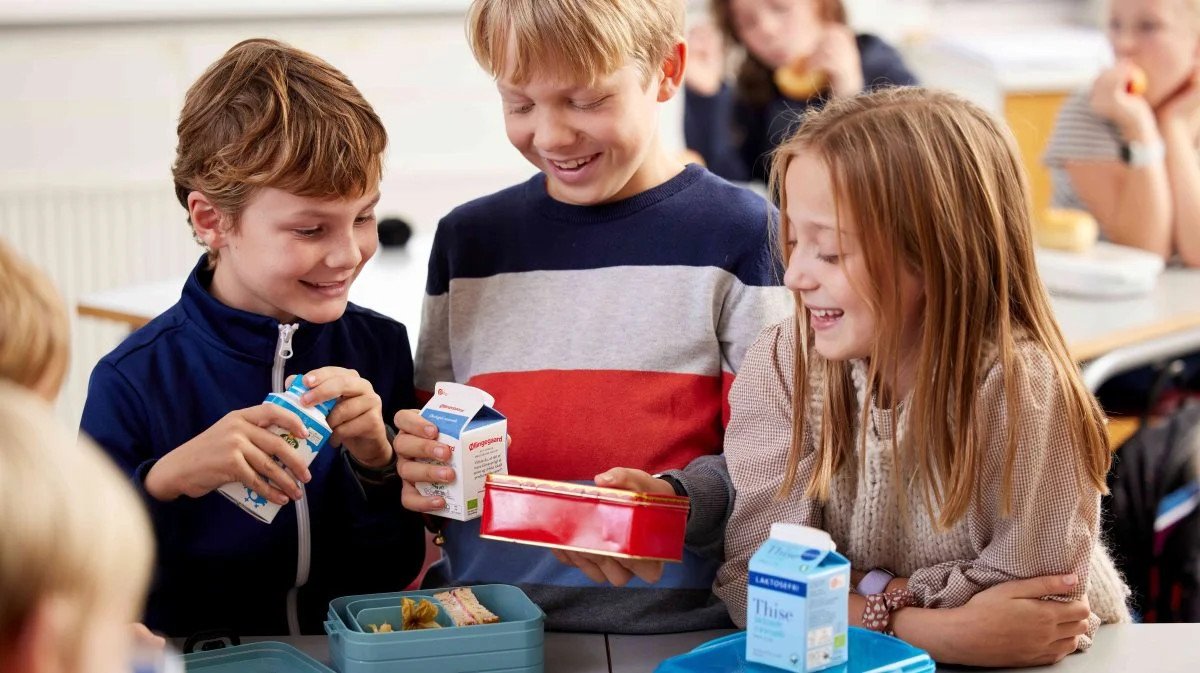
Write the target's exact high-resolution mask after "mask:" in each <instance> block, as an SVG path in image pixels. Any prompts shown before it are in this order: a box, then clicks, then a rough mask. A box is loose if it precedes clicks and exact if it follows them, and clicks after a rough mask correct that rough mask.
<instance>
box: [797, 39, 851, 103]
mask: <svg viewBox="0 0 1200 673" xmlns="http://www.w3.org/2000/svg"><path fill="white" fill-rule="evenodd" d="M806 65H807V68H808V69H809V70H819V71H821V72H824V73H825V75H826V76H827V77H828V78H829V87H830V89H832V91H833V95H834V97H836V98H845V97H849V96H854V95H857V94H858V93H860V92H861V91H862V90H863V86H864V82H863V74H862V59H861V57H860V56H859V53H858V41H857V39H856V38H855V35H854V31H853V30H851V29H850V27H849V26H843V25H840V24H830V25H827V26H826V27H825V35H824V37H822V38H821V41H820V43H819V44H818V45H817V51H816V52H815V53H814V54H813V55H812V56H811V57H810V58H809V59H808V63H807V64H806Z"/></svg>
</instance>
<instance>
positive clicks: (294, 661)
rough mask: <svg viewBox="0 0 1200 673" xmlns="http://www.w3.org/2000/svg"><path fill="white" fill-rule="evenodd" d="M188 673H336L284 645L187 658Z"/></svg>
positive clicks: (252, 646) (240, 648)
mask: <svg viewBox="0 0 1200 673" xmlns="http://www.w3.org/2000/svg"><path fill="white" fill-rule="evenodd" d="M183 663H184V665H185V666H186V667H187V671H188V673H333V671H332V670H331V669H330V668H329V667H327V666H324V665H322V664H321V663H320V662H319V661H317V660H316V659H313V658H312V657H310V656H308V655H307V654H304V653H303V652H301V651H300V650H297V649H296V648H294V647H292V646H291V645H286V644H284V643H271V642H263V643H252V644H249V645H238V646H236V647H227V648H224V649H221V650H213V651H212V652H196V653H194V654H188V655H184V657H183Z"/></svg>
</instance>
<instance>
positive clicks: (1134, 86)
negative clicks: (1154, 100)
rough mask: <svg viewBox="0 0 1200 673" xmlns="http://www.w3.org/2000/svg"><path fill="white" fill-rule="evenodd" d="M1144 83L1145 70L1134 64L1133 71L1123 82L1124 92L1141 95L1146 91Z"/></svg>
mask: <svg viewBox="0 0 1200 673" xmlns="http://www.w3.org/2000/svg"><path fill="white" fill-rule="evenodd" d="M1146 84H1147V82H1146V71H1145V70H1142V69H1141V68H1138V67H1136V66H1135V67H1134V68H1133V73H1132V74H1131V75H1130V76H1129V81H1128V82H1126V83H1125V92H1126V93H1129V94H1131V95H1134V96H1141V95H1143V94H1145V93H1146Z"/></svg>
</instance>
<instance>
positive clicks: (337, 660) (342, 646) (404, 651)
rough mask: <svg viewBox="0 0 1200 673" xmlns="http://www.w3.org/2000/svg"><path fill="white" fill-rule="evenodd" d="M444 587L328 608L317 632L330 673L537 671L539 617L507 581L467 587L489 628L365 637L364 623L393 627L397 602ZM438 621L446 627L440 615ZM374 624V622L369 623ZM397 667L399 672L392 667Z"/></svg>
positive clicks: (350, 599) (347, 600) (541, 635)
mask: <svg viewBox="0 0 1200 673" xmlns="http://www.w3.org/2000/svg"><path fill="white" fill-rule="evenodd" d="M442 591H446V589H426V590H421V591H404V592H397V593H389V594H372V595H369V596H346V597H343V598H338V599H335V600H334V601H332V602H331V603H330V604H329V615H328V619H327V620H326V622H325V632H326V633H327V634H328V635H329V656H330V660H331V661H332V662H333V667H334V669H336V670H337V671H338V673H389V672H391V671H397V670H403V671H404V673H426V672H428V673H542V671H543V663H544V653H543V649H542V644H543V642H544V639H545V630H544V623H545V620H546V615H545V613H544V612H542V609H541V608H539V607H538V606H537V605H535V604H534V603H533V601H531V600H529V597H528V596H526V595H525V592H523V591H521V590H520V589H519V588H517V587H515V586H510V585H507V584H486V585H481V586H474V587H471V591H473V592H474V593H475V596H476V597H477V598H478V599H479V602H480V603H482V604H483V605H484V606H485V607H487V608H488V609H489V610H491V611H492V612H493V613H495V614H496V615H497V616H498V617H500V621H499V622H497V623H495V624H477V625H474V626H462V627H450V628H442V629H423V630H420V631H395V632H392V633H369V632H368V631H369V629H367V628H366V627H365V625H366V624H376V625H378V624H381V623H382V621H384V619H383V618H386V621H388V622H389V623H391V624H392V626H393V627H398V626H399V625H400V623H401V621H400V619H401V612H400V602H401V600H402V599H403V598H405V597H408V598H412V599H414V600H418V601H419V600H420V599H421V598H426V599H429V600H431V601H433V602H434V603H437V601H436V600H435V599H434V598H433V594H435V593H440V592H442ZM440 608H441V606H440V605H439V622H442V620H443V619H445V622H444V623H445V624H446V625H449V624H450V623H451V622H450V620H449V618H448V617H446V616H445V614H444V613H443V612H442V611H441V609H440ZM377 620H378V621H377ZM399 664H403V668H400V667H399V666H398V665H399Z"/></svg>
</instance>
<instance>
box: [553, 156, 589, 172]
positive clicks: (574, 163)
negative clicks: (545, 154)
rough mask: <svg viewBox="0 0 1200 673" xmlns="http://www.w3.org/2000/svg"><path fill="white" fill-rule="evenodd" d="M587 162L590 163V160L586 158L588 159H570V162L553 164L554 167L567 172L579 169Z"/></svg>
mask: <svg viewBox="0 0 1200 673" xmlns="http://www.w3.org/2000/svg"><path fill="white" fill-rule="evenodd" d="M589 161H591V159H590V158H588V159H572V160H570V161H555V162H553V163H554V165H555V166H558V167H559V168H562V169H564V170H568V171H569V170H573V169H576V168H579V167H580V166H582V165H584V164H586V163H587V162H589Z"/></svg>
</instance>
